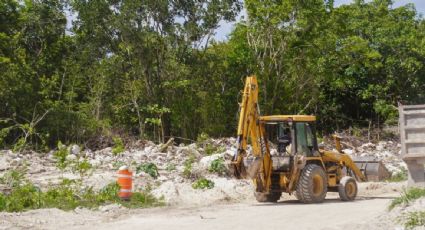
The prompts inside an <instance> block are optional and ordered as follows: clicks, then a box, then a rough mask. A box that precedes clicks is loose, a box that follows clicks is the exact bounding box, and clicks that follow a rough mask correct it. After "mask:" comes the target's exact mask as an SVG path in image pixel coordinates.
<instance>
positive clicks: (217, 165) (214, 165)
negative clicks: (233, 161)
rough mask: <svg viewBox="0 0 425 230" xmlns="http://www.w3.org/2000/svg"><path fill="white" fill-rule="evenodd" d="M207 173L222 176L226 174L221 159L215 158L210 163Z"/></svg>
mask: <svg viewBox="0 0 425 230" xmlns="http://www.w3.org/2000/svg"><path fill="white" fill-rule="evenodd" d="M208 171H209V172H213V173H217V174H219V175H223V174H225V173H226V166H225V165H224V159H223V158H221V157H220V158H217V159H215V160H213V161H212V162H211V165H210V167H209V168H208Z"/></svg>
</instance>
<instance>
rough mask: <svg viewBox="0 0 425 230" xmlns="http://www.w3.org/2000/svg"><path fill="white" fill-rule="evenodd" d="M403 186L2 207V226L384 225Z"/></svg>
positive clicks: (299, 229)
mask: <svg viewBox="0 0 425 230" xmlns="http://www.w3.org/2000/svg"><path fill="white" fill-rule="evenodd" d="M404 186H405V182H402V183H382V182H379V183H374V182H367V183H359V195H358V196H357V199H356V200H355V201H353V202H342V201H340V200H339V198H338V195H337V194H336V193H328V195H327V197H326V200H325V202H324V203H321V204H308V205H307V204H301V203H299V202H298V201H297V200H295V197H294V196H289V195H287V194H284V195H283V196H282V198H281V200H280V201H279V202H278V203H257V202H256V201H255V199H254V198H253V197H251V198H249V199H246V200H242V201H237V202H235V201H234V200H233V201H232V200H231V201H225V200H223V201H222V202H221V203H217V202H215V203H208V202H209V201H208V200H207V199H208V196H204V199H205V202H204V205H202V206H193V205H191V206H185V205H183V204H182V205H178V206H169V207H160V208H150V209H149V208H148V209H125V208H122V207H120V206H117V205H109V206H104V207H100V208H99V209H98V210H89V209H85V208H82V209H80V208H77V209H75V210H72V211H62V210H59V209H39V210H31V211H27V212H22V213H5V212H0V230H2V229H61V230H67V229H74V230H75V229H87V230H89V229H90V230H93V229H147V230H150V229H155V230H174V229H184V230H192V229H193V230H195V229H196V230H201V229H202V230H209V229H214V230H216V229H223V230H226V229H230V230H238V229H243V230H250V229H296V230H303V229H331V230H332V229H335V230H336V229H344V230H357V229H374V230H375V229H378V230H384V229H385V230H386V229H395V227H396V224H394V222H393V220H394V219H395V218H396V217H397V215H395V214H397V213H394V212H387V208H388V205H389V203H390V202H391V200H392V199H393V198H395V197H398V196H399V195H400V192H401V191H402V189H403V188H404ZM205 192H206V191H205ZM181 195H183V194H181ZM195 198H196V197H193V199H195ZM185 200H187V199H186V198H185ZM229 202H230V203H229ZM208 204H210V205H208Z"/></svg>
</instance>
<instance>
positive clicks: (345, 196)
mask: <svg viewBox="0 0 425 230" xmlns="http://www.w3.org/2000/svg"><path fill="white" fill-rule="evenodd" d="M338 193H339V198H341V200H342V201H353V200H354V199H356V196H357V182H356V180H354V178H352V177H350V176H345V177H343V178H342V179H341V181H340V182H339V185H338Z"/></svg>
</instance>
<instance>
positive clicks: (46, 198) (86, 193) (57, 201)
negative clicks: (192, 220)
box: [0, 179, 164, 212]
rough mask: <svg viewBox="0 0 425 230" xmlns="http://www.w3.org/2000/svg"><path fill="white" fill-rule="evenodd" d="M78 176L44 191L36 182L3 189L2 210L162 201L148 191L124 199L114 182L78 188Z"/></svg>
mask: <svg viewBox="0 0 425 230" xmlns="http://www.w3.org/2000/svg"><path fill="white" fill-rule="evenodd" d="M79 188H80V184H79V183H77V181H75V180H68V179H64V180H63V181H62V183H61V184H59V185H57V186H54V187H51V188H49V189H48V190H47V191H46V192H42V191H41V190H40V189H38V188H37V187H36V186H34V185H33V184H31V183H29V182H27V183H26V184H23V185H19V186H17V187H14V188H13V189H12V191H11V193H10V194H9V195H3V194H1V193H0V211H8V212H18V211H24V210H29V209H36V208H59V209H62V210H72V209H75V208H76V207H87V208H94V207H98V206H100V205H104V204H107V203H120V204H121V205H123V206H126V207H128V208H141V207H152V206H159V205H163V204H164V202H163V201H162V200H158V199H156V198H155V197H154V196H152V195H151V194H150V193H149V192H148V191H143V192H135V193H133V196H132V198H131V199H130V201H128V202H127V201H121V200H120V198H119V197H118V191H119V186H118V184H117V183H115V182H114V183H111V184H108V185H107V186H105V187H104V188H103V189H101V190H100V191H97V192H96V191H94V190H93V188H92V187H87V188H85V189H83V190H81V189H79Z"/></svg>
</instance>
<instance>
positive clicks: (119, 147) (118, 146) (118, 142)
mask: <svg viewBox="0 0 425 230" xmlns="http://www.w3.org/2000/svg"><path fill="white" fill-rule="evenodd" d="M112 140H113V141H114V147H113V148H112V153H113V154H114V155H115V156H116V155H118V154H120V153H122V152H124V149H125V148H124V142H123V141H122V139H121V138H120V137H114V138H112Z"/></svg>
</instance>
